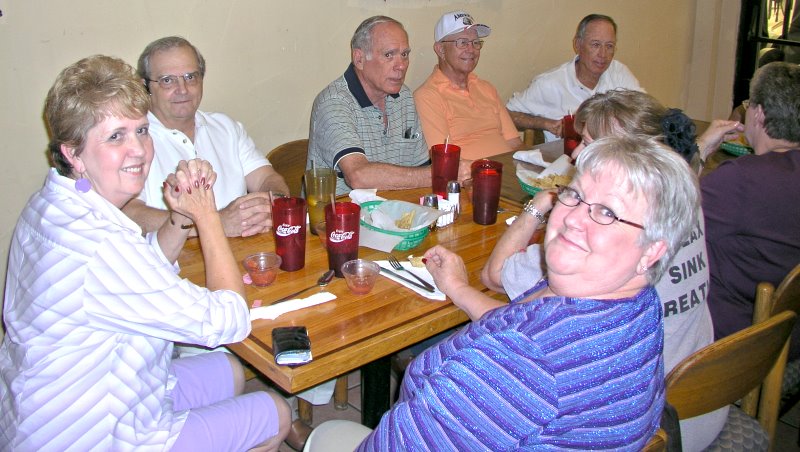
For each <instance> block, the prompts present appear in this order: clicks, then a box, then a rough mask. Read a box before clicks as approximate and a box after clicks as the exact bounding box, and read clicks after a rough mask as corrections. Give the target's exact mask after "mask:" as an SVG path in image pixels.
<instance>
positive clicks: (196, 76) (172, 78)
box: [145, 71, 203, 90]
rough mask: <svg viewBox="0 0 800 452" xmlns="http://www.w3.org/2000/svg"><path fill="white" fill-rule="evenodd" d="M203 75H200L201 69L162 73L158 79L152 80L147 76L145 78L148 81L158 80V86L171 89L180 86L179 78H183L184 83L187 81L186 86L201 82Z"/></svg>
mask: <svg viewBox="0 0 800 452" xmlns="http://www.w3.org/2000/svg"><path fill="white" fill-rule="evenodd" d="M202 77H203V76H202V75H200V72H199V71H194V72H189V73H188V74H183V75H162V76H161V77H159V78H158V79H157V80H151V79H149V78H146V79H145V80H147V81H148V82H158V86H159V87H161V89H167V90H169V89H174V88H176V87H177V86H178V79H179V78H182V79H183V83H185V84H186V86H194V85H197V84H198V83H199V82H200V79H201V78H202Z"/></svg>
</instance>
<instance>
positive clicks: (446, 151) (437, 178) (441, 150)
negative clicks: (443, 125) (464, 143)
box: [431, 143, 461, 198]
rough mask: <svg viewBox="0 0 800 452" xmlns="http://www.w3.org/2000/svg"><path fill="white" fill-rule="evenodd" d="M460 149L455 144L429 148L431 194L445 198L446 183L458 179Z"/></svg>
mask: <svg viewBox="0 0 800 452" xmlns="http://www.w3.org/2000/svg"><path fill="white" fill-rule="evenodd" d="M460 160H461V148H460V147H458V146H456V145H455V144H450V143H448V144H447V145H446V146H445V145H444V144H434V145H433V146H431V178H432V179H433V184H432V185H433V192H434V193H436V194H437V195H440V196H442V197H443V198H447V183H448V182H450V181H451V180H457V179H458V162H459V161H460Z"/></svg>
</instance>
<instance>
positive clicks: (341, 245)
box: [325, 202, 361, 278]
mask: <svg viewBox="0 0 800 452" xmlns="http://www.w3.org/2000/svg"><path fill="white" fill-rule="evenodd" d="M360 216H361V207H360V206H359V205H358V204H356V203H352V202H336V203H335V204H328V205H327V206H325V232H326V235H327V239H328V240H327V242H328V268H330V269H331V270H333V272H334V273H335V274H336V276H337V277H338V278H344V274H343V273H342V264H344V263H345V262H347V261H351V260H353V259H358V231H359V228H360V225H359V220H360Z"/></svg>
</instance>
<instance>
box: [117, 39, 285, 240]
mask: <svg viewBox="0 0 800 452" xmlns="http://www.w3.org/2000/svg"><path fill="white" fill-rule="evenodd" d="M137 70H138V72H139V76H141V77H142V82H143V83H144V84H145V86H146V87H147V89H148V92H149V93H150V101H151V106H150V112H149V113H148V114H147V117H148V119H149V120H150V134H151V135H152V137H153V145H154V147H155V157H154V158H153V163H152V165H151V167H150V174H149V175H148V177H147V183H146V184H145V188H144V190H142V193H141V194H140V195H139V198H138V199H133V200H131V201H130V202H129V203H128V204H127V205H126V206H125V207H124V208H123V211H124V212H125V213H126V214H127V215H128V216H129V217H131V218H132V219H133V220H134V221H136V222H137V223H138V224H139V225H140V226H141V227H142V229H143V230H145V231H154V230H157V229H158V228H159V227H160V226H161V225H162V224H163V223H164V221H166V220H167V219H169V212H168V211H167V208H166V205H165V204H164V199H163V195H162V192H161V185H162V183H163V182H164V179H165V178H166V176H167V175H168V174H170V173H172V172H174V171H175V167H176V165H177V164H178V162H179V161H181V160H189V159H193V158H198V157H199V158H201V159H203V160H207V161H208V162H209V163H210V164H211V166H212V167H213V168H214V171H215V172H216V173H217V181H216V183H215V184H214V196H215V197H216V202H217V208H218V209H219V211H220V214H221V216H222V223H223V226H224V228H225V234H226V235H227V236H229V237H234V236H242V237H245V236H250V235H254V234H258V233H261V232H265V231H267V230H268V229H269V228H270V227H271V226H272V218H271V212H272V209H271V205H270V203H269V194H268V192H269V191H273V192H278V193H283V194H288V193H289V188H288V187H287V186H286V182H285V181H284V180H283V177H281V175H280V174H278V173H277V172H276V171H275V169H273V168H272V166H271V165H270V164H269V161H267V159H266V158H265V157H264V154H263V153H262V152H261V151H259V150H258V149H257V148H256V146H255V143H253V140H252V139H251V138H250V137H249V136H248V135H247V132H246V131H245V130H244V127H243V126H242V124H241V123H239V122H237V121H234V120H233V119H231V118H230V117H228V116H227V115H225V114H223V113H206V112H203V111H200V110H199V109H198V108H199V107H200V101H201V100H202V98H203V78H204V77H205V73H206V63H205V59H204V58H203V56H202V55H201V54H200V52H199V51H198V50H197V48H196V47H195V46H193V45H192V44H191V43H190V42H189V41H187V40H186V39H184V38H181V37H178V36H170V37H166V38H161V39H158V40H156V41H153V42H152V43H150V44H149V45H148V46H147V47H146V48H145V49H144V51H143V52H142V54H141V56H140V57H139V63H138V68H137ZM173 216H174V217H177V216H178V215H177V214H175V215H173ZM183 220H184V223H186V224H185V225H186V226H187V227H191V225H190V224H189V221H188V219H185V218H184V219H183ZM176 221H177V220H176Z"/></svg>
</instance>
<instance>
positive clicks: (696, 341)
mask: <svg viewBox="0 0 800 452" xmlns="http://www.w3.org/2000/svg"><path fill="white" fill-rule="evenodd" d="M575 127H576V130H578V131H579V132H580V134H581V137H582V142H581V144H580V145H579V146H578V147H577V148H576V149H575V153H574V154H573V156H574V157H575V158H577V157H578V156H579V154H580V153H581V152H582V150H583V149H584V148H585V147H586V146H587V145H589V144H591V143H592V142H593V141H594V140H595V139H599V138H604V137H608V136H618V137H625V136H637V135H638V136H647V137H653V138H658V139H660V140H662V141H663V142H665V144H669V145H670V149H671V150H673V151H675V152H677V153H678V154H680V155H681V156H682V157H683V159H684V160H685V161H686V162H687V163H688V162H697V163H699V162H698V160H699V157H698V153H697V146H696V145H695V133H694V131H695V126H694V123H693V122H692V120H691V119H689V118H688V117H687V116H686V115H684V114H683V113H682V112H681V111H680V110H676V109H668V108H666V107H664V106H663V105H661V103H659V102H658V101H657V100H656V99H655V98H654V97H653V96H650V95H649V94H646V93H642V92H639V91H632V90H611V91H607V92H605V93H602V94H595V95H594V96H592V97H590V98H589V99H587V100H586V101H584V102H583V104H581V106H580V107H579V108H578V111H577V113H576V114H575ZM553 202H554V200H553V193H552V192H546V191H545V192H540V193H538V194H537V195H536V196H535V197H534V198H533V199H532V200H531V201H530V202H529V203H528V204H527V205H526V207H525V209H524V210H523V211H522V212H521V213H520V215H519V216H518V217H517V218H518V219H517V220H516V221H514V223H513V224H512V225H511V226H510V227H509V228H508V231H506V232H505V233H504V234H503V236H502V237H501V238H500V240H499V241H498V242H497V245H496V246H495V248H494V250H493V251H492V254H491V256H490V257H489V260H488V261H487V262H486V265H485V266H484V268H483V271H482V273H481V280H482V281H483V283H484V284H486V286H487V287H490V288H491V289H493V290H495V291H498V292H505V293H506V294H508V296H509V298H511V299H513V298H515V297H517V296H518V295H519V294H521V293H523V292H524V291H525V289H527V288H528V284H529V282H528V281H529V280H531V279H538V278H539V277H540V275H543V273H544V270H543V269H542V263H541V245H539V244H531V245H529V243H530V241H531V238H532V236H533V235H534V233H535V232H536V231H537V230H538V229H539V228H540V227H542V223H540V220H539V218H538V216H537V215H536V214H537V213H539V214H540V215H542V218H544V215H546V214H547V213H548V212H549V211H550V209H551V208H552V206H553ZM697 214H698V215H697V223H696V224H695V225H694V226H693V227H692V229H691V231H690V233H689V235H688V236H687V237H686V238H685V240H684V241H683V243H682V244H681V247H680V249H679V250H678V252H677V253H676V255H675V257H674V259H673V262H672V263H671V264H670V266H669V267H668V268H667V269H666V271H665V273H664V276H663V277H662V278H661V279H660V280H658V281H657V282H656V283H655V288H656V292H657V293H658V295H659V298H660V300H661V308H662V315H663V318H664V368H665V372H666V373H669V372H670V371H671V370H672V368H673V367H675V365H677V364H678V363H679V362H681V361H682V360H683V359H684V358H686V357H687V356H689V355H691V354H692V353H694V352H696V351H697V350H700V349H701V348H703V347H705V346H707V345H709V344H711V343H712V342H713V341H714V332H713V326H712V324H711V314H710V313H709V310H708V304H707V303H706V299H707V297H708V291H709V266H708V251H707V250H706V241H705V227H704V222H703V215H702V210H700V209H698V212H697ZM727 414H728V409H727V408H722V409H720V410H717V411H715V412H713V413H709V414H706V415H704V416H698V417H696V418H692V419H687V420H684V421H681V437H682V443H683V448H684V450H687V451H693V450H703V449H704V448H706V447H707V446H708V445H709V444H711V442H712V441H714V439H715V438H716V437H717V435H718V434H719V432H720V431H721V430H722V427H723V426H724V425H725V421H726V418H727Z"/></svg>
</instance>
